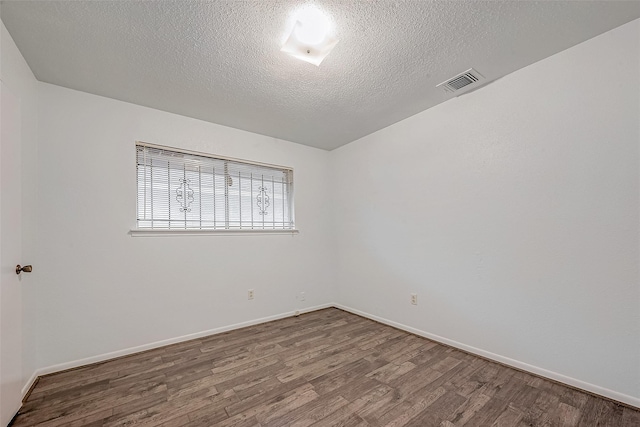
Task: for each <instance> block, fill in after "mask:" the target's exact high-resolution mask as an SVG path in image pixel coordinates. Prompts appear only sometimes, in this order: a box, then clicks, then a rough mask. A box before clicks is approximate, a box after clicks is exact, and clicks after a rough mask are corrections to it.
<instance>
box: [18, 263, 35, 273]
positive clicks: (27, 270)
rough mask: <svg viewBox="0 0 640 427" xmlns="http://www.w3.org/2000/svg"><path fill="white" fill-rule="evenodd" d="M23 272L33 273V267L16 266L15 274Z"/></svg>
mask: <svg viewBox="0 0 640 427" xmlns="http://www.w3.org/2000/svg"><path fill="white" fill-rule="evenodd" d="M23 271H24V272H25V273H31V272H32V271H33V267H32V266H30V265H25V266H24V267H21V266H20V264H18V265H16V274H20V273H22V272H23Z"/></svg>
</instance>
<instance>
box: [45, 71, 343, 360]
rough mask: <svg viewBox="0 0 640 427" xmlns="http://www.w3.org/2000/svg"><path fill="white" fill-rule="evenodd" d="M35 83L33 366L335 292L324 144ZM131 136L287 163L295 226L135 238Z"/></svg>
mask: <svg viewBox="0 0 640 427" xmlns="http://www.w3.org/2000/svg"><path fill="white" fill-rule="evenodd" d="M39 89H40V93H39V95H40V107H41V108H40V117H39V119H40V122H39V125H40V132H41V135H42V138H41V140H40V147H39V161H38V168H39V174H40V181H39V182H40V200H39V209H38V210H39V225H40V227H39V229H40V235H39V251H40V253H41V254H42V256H41V260H40V262H39V265H38V270H39V272H40V274H41V275H42V277H43V283H42V286H41V287H40V288H39V293H40V295H39V304H38V312H39V313H40V319H41V321H40V322H39V324H38V352H37V355H38V365H39V367H48V366H51V365H56V364H59V363H66V362H71V361H74V360H78V359H84V358H88V357H93V356H97V355H101V354H104V353H110V352H114V351H118V350H123V349H127V348H132V347H136V346H140V345H146V344H149V343H153V342H157V341H161V340H165V339H172V338H175V337H180V336H183V335H187V334H192V333H197V332H200V331H206V330H210V329H214V328H219V327H224V326H228V325H232V324H236V323H240V322H245V321H251V320H255V319H259V318H264V317H268V316H272V315H277V314H280V313H285V312H293V311H294V310H295V309H297V308H304V307H311V306H317V305H320V304H324V303H329V302H331V301H333V297H334V293H335V292H334V289H335V288H334V285H333V283H334V281H333V280H332V270H331V269H330V267H329V266H327V263H326V260H327V258H328V253H329V250H330V246H329V243H330V241H329V235H328V233H327V230H328V228H329V227H328V218H329V216H328V214H327V212H328V209H329V204H328V197H327V193H326V192H327V189H328V187H327V186H326V185H325V178H326V174H327V171H328V159H329V153H328V152H326V151H324V150H319V149H316V148H310V147H305V146H302V145H299V144H294V143H290V142H286V141H281V140H277V139H274V138H270V137H266V136H261V135H257V134H252V133H249V132H244V131H239V130H235V129H231V128H228V127H224V126H220V125H214V124H211V123H207V122H203V121H199V120H195V119H190V118H186V117H183V116H178V115H175V114H170V113H166V112H162V111H158V110H153V109H150V108H146V107H141V106H137V105H133V104H129V103H125V102H121V101H116V100H112V99H107V98H103V97H99V96H95V95H91V94H87V93H82V92H77V91H74V90H69V89H65V88H62V87H59V86H54V85H49V84H45V83H41V84H40V88H39ZM158 90H159V91H162V88H158ZM137 140H140V141H145V142H150V143H154V144H160V145H168V146H173V147H181V148H186V149H190V150H195V151H201V152H206V153H213V154H218V155H222V156H229V157H234V158H240V159H247V160H253V161H259V162H265V163H271V164H277V165H284V166H290V167H293V168H294V180H295V209H296V226H297V228H298V229H299V230H300V233H299V234H298V235H295V236H291V235H258V236H256V235H249V236H246V235H245V236H237V235H233V236H221V235H216V236H182V237H178V236H171V237H131V236H130V235H129V234H128V232H129V230H130V229H133V228H135V226H136V222H135V199H136V186H135V141H137ZM249 288H252V289H254V290H255V299H254V300H251V301H249V300H248V299H247V290H248V289H249ZM300 291H304V292H305V293H306V300H305V301H304V302H301V301H298V300H297V299H296V297H297V296H298V292H300Z"/></svg>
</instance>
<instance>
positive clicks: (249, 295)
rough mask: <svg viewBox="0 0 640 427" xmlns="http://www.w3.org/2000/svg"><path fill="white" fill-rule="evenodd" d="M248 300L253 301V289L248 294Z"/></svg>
mask: <svg viewBox="0 0 640 427" xmlns="http://www.w3.org/2000/svg"><path fill="white" fill-rule="evenodd" d="M247 299H253V289H249V291H248V292H247Z"/></svg>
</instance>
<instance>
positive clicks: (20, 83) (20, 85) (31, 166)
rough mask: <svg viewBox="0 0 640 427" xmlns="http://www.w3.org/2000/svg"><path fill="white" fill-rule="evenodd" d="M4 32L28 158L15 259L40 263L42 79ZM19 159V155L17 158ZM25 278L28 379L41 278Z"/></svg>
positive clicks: (5, 76)
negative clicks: (38, 161)
mask: <svg viewBox="0 0 640 427" xmlns="http://www.w3.org/2000/svg"><path fill="white" fill-rule="evenodd" d="M1 25H2V28H1V29H0V31H2V34H1V35H0V42H1V46H0V79H1V80H2V83H3V85H4V86H5V88H8V89H9V90H10V91H11V93H12V94H13V96H15V97H16V98H18V99H19V100H20V110H21V111H20V117H21V120H22V123H21V130H20V141H19V144H20V147H21V157H22V159H26V161H23V162H22V163H23V166H22V195H23V197H22V257H21V259H19V260H13V261H12V262H13V263H17V262H20V263H21V264H23V265H24V264H31V263H34V264H35V265H36V267H35V268H36V270H35V271H36V272H37V262H36V247H37V244H36V239H37V224H36V209H35V206H36V202H37V191H38V189H37V185H38V184H37V167H36V165H35V161H36V159H37V143H38V139H37V137H38V123H37V120H38V91H37V89H38V87H37V85H38V81H37V80H36V79H35V77H34V76H33V73H32V72H31V69H30V68H29V66H28V65H27V63H26V62H25V60H24V58H23V57H22V54H21V53H20V51H19V50H18V48H17V47H16V45H15V43H14V41H13V39H12V38H11V35H10V34H9V32H8V31H7V29H6V28H5V26H4V23H2V24H1ZM16 161H19V159H16ZM22 276H23V277H22V278H21V282H20V283H21V286H22V288H21V289H22V295H21V298H22V301H16V302H15V303H17V304H21V305H22V314H23V319H22V329H23V333H22V344H23V356H24V359H23V363H22V368H23V377H24V382H25V383H26V381H27V380H28V378H29V377H30V376H31V375H32V374H33V372H34V371H35V369H36V358H35V352H36V348H35V333H36V324H35V320H36V316H37V312H36V310H35V304H33V302H34V301H35V299H36V295H37V292H36V286H35V283H36V282H37V279H36V277H35V273H34V275H26V274H23V275H22Z"/></svg>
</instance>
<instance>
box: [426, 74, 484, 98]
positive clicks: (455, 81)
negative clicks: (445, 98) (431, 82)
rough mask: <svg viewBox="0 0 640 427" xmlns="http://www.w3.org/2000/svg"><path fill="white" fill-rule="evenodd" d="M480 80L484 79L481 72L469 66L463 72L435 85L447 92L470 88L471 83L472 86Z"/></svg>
mask: <svg viewBox="0 0 640 427" xmlns="http://www.w3.org/2000/svg"><path fill="white" fill-rule="evenodd" d="M481 80H484V77H483V76H482V74H480V73H479V72H477V71H476V70H474V69H473V68H469V69H468V70H467V71H465V72H464V73H460V74H458V75H457V76H455V77H453V78H451V79H449V80H447V81H445V82H442V83H440V84H439V85H437V86H436V87H437V88H440V89H442V90H444V91H445V92H448V93H455V92H458V91H461V90H462V89H464V88H470V87H471V85H473V87H476V86H478V85H477V83H478V82H479V81H481Z"/></svg>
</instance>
